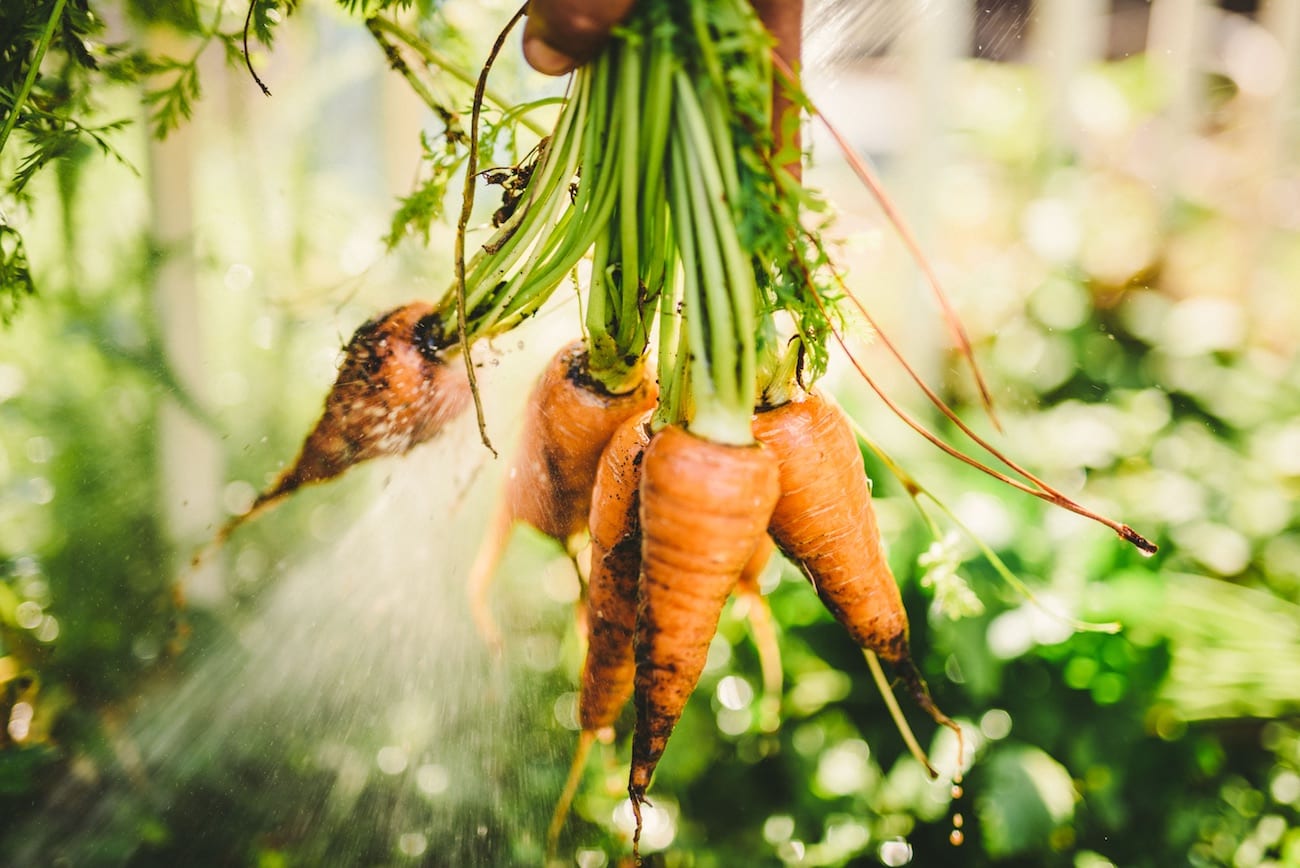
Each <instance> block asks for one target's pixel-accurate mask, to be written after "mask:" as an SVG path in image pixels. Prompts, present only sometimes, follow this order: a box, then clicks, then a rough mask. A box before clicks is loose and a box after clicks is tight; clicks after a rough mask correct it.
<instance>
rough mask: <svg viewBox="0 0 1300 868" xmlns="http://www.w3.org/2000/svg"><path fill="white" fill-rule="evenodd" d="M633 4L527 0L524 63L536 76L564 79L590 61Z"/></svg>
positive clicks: (627, 1)
mask: <svg viewBox="0 0 1300 868" xmlns="http://www.w3.org/2000/svg"><path fill="white" fill-rule="evenodd" d="M632 3H633V0H530V2H529V4H528V21H527V23H526V24H525V25H524V59H525V60H527V61H528V65H529V66H531V67H532V68H533V69H535V70H537V71H538V72H542V73H546V74H547V75H564V74H565V73H566V72H571V71H573V70H574V69H576V68H577V67H579V66H581V65H582V64H584V63H586V62H587V61H588V60H590V59H591V58H592V57H593V56H594V55H595V54H596V52H597V51H599V50H600V47H601V46H602V45H603V44H604V43H605V39H606V38H607V37H608V36H609V31H610V28H611V27H613V26H614V25H615V24H618V23H619V22H620V21H622V20H623V19H624V18H626V17H627V14H628V12H629V11H630V10H631V8H632Z"/></svg>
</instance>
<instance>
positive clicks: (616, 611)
mask: <svg viewBox="0 0 1300 868" xmlns="http://www.w3.org/2000/svg"><path fill="white" fill-rule="evenodd" d="M649 422H650V414H649V413H648V412H647V413H643V414H640V415H638V416H636V417H633V418H632V419H629V420H628V421H627V422H625V423H624V424H623V425H622V426H620V427H619V429H618V431H616V432H615V433H614V436H613V438H612V439H611V440H610V441H609V445H608V446H607V447H606V448H605V451H604V452H603V453H602V455H601V459H600V466H599V469H598V470H597V472H596V481H595V485H594V486H593V489H592V495H591V514H590V520H589V523H590V528H591V576H590V578H589V580H588V584H587V600H586V622H587V653H586V658H585V660H584V662H583V666H582V680H581V688H580V690H579V693H578V721H579V724H580V726H581V728H582V731H581V734H580V735H579V737H578V747H577V750H576V751H575V753H574V758H573V765H572V766H571V768H570V770H569V779H568V782H567V783H566V785H565V788H564V792H563V794H562V795H561V797H560V799H559V801H558V803H557V804H556V808H555V814H554V817H553V819H552V821H551V828H550V834H549V836H548V841H549V842H550V844H551V852H554V845H555V843H556V841H557V839H558V837H559V834H560V829H561V828H562V827H563V824H564V818H565V815H566V814H567V813H568V809H569V805H570V803H571V802H572V801H573V796H574V794H575V793H576V792H577V788H578V784H579V782H580V781H581V779H582V770H583V768H584V766H585V765H586V759H587V753H588V751H589V750H590V749H591V745H592V743H593V742H594V741H595V740H596V739H597V738H608V737H610V736H612V733H613V726H614V723H615V721H616V720H617V719H618V716H619V713H620V712H621V711H622V710H623V707H624V706H625V705H627V701H628V699H629V698H630V697H631V696H632V684H633V674H634V670H635V662H634V658H633V655H632V635H633V632H634V630H635V628H636V610H637V585H638V579H639V577H640V574H641V525H640V515H639V507H640V502H641V495H640V485H641V463H642V457H643V455H644V453H645V448H646V445H647V444H648V443H649V442H650V426H649Z"/></svg>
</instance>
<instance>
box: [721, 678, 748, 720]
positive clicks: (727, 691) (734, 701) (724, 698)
mask: <svg viewBox="0 0 1300 868" xmlns="http://www.w3.org/2000/svg"><path fill="white" fill-rule="evenodd" d="M716 695H717V697H718V703H719V704H720V705H721V706H722V707H723V708H727V709H730V710H732V711H741V710H743V709H745V708H748V707H749V704H750V703H751V702H753V701H754V688H753V687H751V686H750V684H749V682H748V681H746V680H745V679H744V678H741V677H740V676H738V675H728V676H727V677H726V678H723V679H722V680H721V681H719V682H718V689H717V692H716Z"/></svg>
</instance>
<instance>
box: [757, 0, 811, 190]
mask: <svg viewBox="0 0 1300 868" xmlns="http://www.w3.org/2000/svg"><path fill="white" fill-rule="evenodd" d="M753 3H754V9H755V11H757V12H758V17H759V18H761V19H762V21H763V24H764V25H765V26H766V27H767V29H768V31H769V32H770V33H771V34H772V36H773V38H774V39H775V40H776V49H775V50H776V54H777V56H778V57H780V58H781V59H782V60H784V61H785V62H786V64H787V65H788V66H789V67H790V68H791V69H793V70H794V71H795V74H796V75H798V74H799V71H800V70H799V58H800V54H801V52H802V49H803V0H753ZM773 84H774V86H773V88H772V136H773V138H774V140H775V143H776V148H777V151H778V152H779V151H781V150H782V149H783V148H786V147H793V148H794V152H795V153H796V154H797V153H800V152H801V140H800V136H799V109H798V106H796V105H794V104H793V103H792V102H791V100H790V97H789V95H788V92H787V88H788V87H789V85H788V84H787V83H786V81H785V79H784V78H783V77H782V76H781V75H780V74H778V75H777V76H776V81H775V82H774V83H773ZM785 169H786V171H788V172H789V173H790V174H792V175H794V177H795V178H796V179H798V178H800V177H801V176H802V166H801V163H800V160H799V158H797V157H796V158H795V159H793V160H791V161H790V162H789V163H787V164H786V165H785Z"/></svg>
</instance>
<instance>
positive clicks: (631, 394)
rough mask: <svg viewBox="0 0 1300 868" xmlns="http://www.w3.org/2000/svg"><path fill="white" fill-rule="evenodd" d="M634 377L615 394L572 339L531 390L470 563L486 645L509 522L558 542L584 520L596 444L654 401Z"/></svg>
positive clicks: (492, 629) (492, 632) (495, 638)
mask: <svg viewBox="0 0 1300 868" xmlns="http://www.w3.org/2000/svg"><path fill="white" fill-rule="evenodd" d="M633 382H634V383H635V385H633V386H632V387H631V388H630V389H628V390H627V391H625V392H622V393H620V394H610V393H609V392H607V391H606V390H605V389H604V388H603V387H602V386H601V385H600V384H599V383H597V382H596V381H594V380H593V379H592V378H591V376H590V373H589V370H588V361H587V351H586V349H585V347H584V344H583V342H582V341H575V342H573V343H570V344H568V345H566V346H565V347H563V348H561V350H560V351H559V352H558V353H556V354H555V356H554V357H553V358H552V359H551V362H550V364H549V365H548V366H547V368H546V370H545V371H544V372H543V374H542V376H541V377H540V378H539V379H538V381H537V384H536V385H535V386H534V388H533V390H532V392H531V394H530V395H529V398H528V404H527V409H526V411H525V419H524V428H523V432H522V433H521V435H520V440H519V445H518V447H517V448H516V450H515V454H514V457H513V458H512V459H511V463H510V467H509V469H508V470H507V471H506V482H505V493H504V497H503V498H502V500H501V503H500V505H499V507H498V509H497V511H496V514H495V515H494V517H493V520H492V524H491V525H490V527H489V530H488V535H487V537H486V539H485V540H484V543H483V545H482V547H481V548H480V550H479V555H478V557H477V558H476V560H475V563H474V565H473V567H472V568H471V570H470V580H469V589H470V591H469V593H470V605H471V609H472V612H473V616H474V620H475V623H476V624H477V625H478V628H479V632H480V633H481V634H482V635H483V637H484V639H485V640H486V641H487V642H488V643H489V645H492V646H494V647H495V646H499V645H500V641H501V637H500V629H499V628H498V627H497V624H496V620H495V618H494V617H493V615H492V610H491V606H490V604H489V601H488V590H489V588H490V587H491V584H492V578H493V574H494V572H495V570H496V566H497V563H498V561H499V560H500V557H501V552H502V550H503V549H504V545H505V542H506V539H507V537H508V535H509V532H510V528H511V527H512V526H513V525H514V524H515V523H516V522H524V523H526V524H529V525H531V526H533V527H535V528H536V529H537V530H539V531H541V532H542V533H544V534H545V535H547V536H549V537H551V538H552V539H555V540H557V541H558V542H559V543H560V544H561V545H567V544H568V543H569V541H570V539H571V538H572V537H574V536H575V535H577V534H579V533H580V532H581V531H582V530H584V529H585V528H586V526H587V517H588V512H589V511H590V508H591V502H592V485H593V483H594V481H595V478H596V468H597V465H598V464H599V462H600V455H601V451H602V450H603V449H604V448H605V445H606V444H607V443H608V442H609V440H610V438H611V437H612V436H613V435H614V432H615V430H617V429H618V427H619V426H620V425H621V424H623V422H625V421H627V420H628V419H629V418H631V417H632V416H634V415H637V414H639V413H641V412H643V411H645V410H647V409H649V408H650V407H652V406H654V402H655V398H656V395H657V389H656V387H655V384H654V382H653V381H652V380H648V379H646V378H644V377H637V378H634V379H633Z"/></svg>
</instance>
